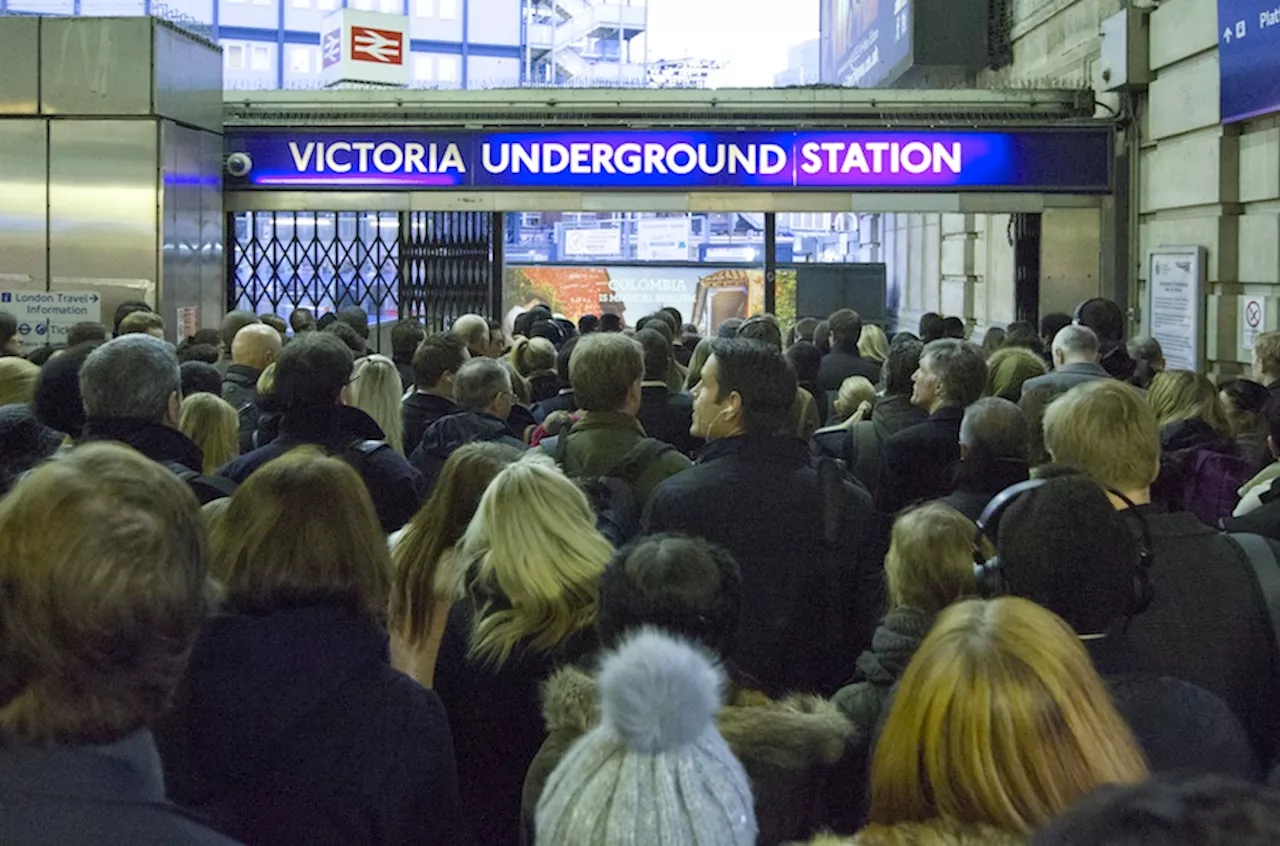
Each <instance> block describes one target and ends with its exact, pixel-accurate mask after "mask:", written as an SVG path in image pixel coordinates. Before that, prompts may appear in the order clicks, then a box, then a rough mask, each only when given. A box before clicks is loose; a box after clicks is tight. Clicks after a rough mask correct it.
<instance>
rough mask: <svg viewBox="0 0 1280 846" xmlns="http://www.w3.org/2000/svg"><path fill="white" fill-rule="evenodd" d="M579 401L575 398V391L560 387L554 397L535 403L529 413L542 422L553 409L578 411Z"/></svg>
mask: <svg viewBox="0 0 1280 846" xmlns="http://www.w3.org/2000/svg"><path fill="white" fill-rule="evenodd" d="M577 410H578V401H577V400H576V399H574V396H573V391H570V390H565V389H563V388H561V389H560V392H559V393H557V394H556V395H555V396H554V397H551V398H550V399H546V400H543V401H542V402H537V403H534V404H533V406H532V407H531V408H530V409H529V413H530V414H532V415H533V419H534V420H536V421H538V422H539V423H541V422H542V421H544V420H546V419H547V415H548V414H550V413H551V412H553V411H570V412H572V411H577Z"/></svg>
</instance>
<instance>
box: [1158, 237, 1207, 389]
mask: <svg viewBox="0 0 1280 846" xmlns="http://www.w3.org/2000/svg"><path fill="white" fill-rule="evenodd" d="M1204 289H1205V248H1204V247H1157V248H1156V249H1154V250H1152V251H1151V253H1150V255H1149V256H1148V259H1147V319H1148V323H1149V326H1150V329H1149V331H1150V334H1151V337H1153V338H1155V339H1156V340H1157V341H1159V342H1160V347H1161V348H1162V349H1163V350H1164V358H1165V361H1166V362H1167V363H1168V367H1169V369H1170V370H1191V371H1195V372H1199V370H1200V364H1201V362H1202V361H1203V354H1204V302H1205V300H1204Z"/></svg>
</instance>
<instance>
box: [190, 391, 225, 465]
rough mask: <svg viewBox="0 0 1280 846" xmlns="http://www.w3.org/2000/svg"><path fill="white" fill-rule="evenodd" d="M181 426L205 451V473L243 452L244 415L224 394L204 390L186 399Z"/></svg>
mask: <svg viewBox="0 0 1280 846" xmlns="http://www.w3.org/2000/svg"><path fill="white" fill-rule="evenodd" d="M178 429H179V430H181V431H182V434H184V435H186V436H187V437H188V438H190V439H191V440H193V441H195V444H196V446H198V447H200V452H201V453H203V454H204V465H203V466H202V468H201V472H203V473H206V474H212V473H214V472H216V471H217V470H218V468H219V467H222V466H223V465H225V464H226V463H227V462H229V461H231V460H232V459H233V458H235V457H236V456H238V455H240V416H239V415H238V414H236V410H235V408H233V407H232V405H231V403H229V402H227V401H226V400H224V399H223V398H222V397H219V396H214V395H213V394H209V393H205V392H203V391H202V392H200V393H198V394H192V395H191V396H189V397H187V398H186V399H184V400H183V401H182V413H181V414H180V415H179V417H178Z"/></svg>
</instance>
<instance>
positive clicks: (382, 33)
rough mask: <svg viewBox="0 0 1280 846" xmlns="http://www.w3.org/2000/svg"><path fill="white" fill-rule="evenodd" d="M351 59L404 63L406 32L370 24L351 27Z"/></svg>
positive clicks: (390, 63)
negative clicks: (375, 26) (374, 26)
mask: <svg viewBox="0 0 1280 846" xmlns="http://www.w3.org/2000/svg"><path fill="white" fill-rule="evenodd" d="M351 59H352V61H355V62H371V63H373V64H377V65H403V64H404V33H403V32H396V31H395V30H392V29H374V28H373V27H369V26H353V27H351Z"/></svg>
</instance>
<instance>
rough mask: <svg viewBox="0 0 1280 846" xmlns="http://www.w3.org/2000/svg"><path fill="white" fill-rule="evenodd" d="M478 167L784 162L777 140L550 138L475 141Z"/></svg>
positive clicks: (599, 168) (641, 168)
mask: <svg viewBox="0 0 1280 846" xmlns="http://www.w3.org/2000/svg"><path fill="white" fill-rule="evenodd" d="M480 163H481V166H482V167H483V168H484V169H485V170H486V171H488V172H489V173H565V172H568V173H576V174H601V173H625V174H629V175H630V174H639V173H644V174H670V173H674V174H688V173H693V172H694V171H695V170H696V171H698V172H700V173H705V174H717V173H723V172H725V171H726V170H727V171H728V172H729V173H747V174H762V175H765V176H771V175H774V174H778V173H781V172H782V171H783V170H785V169H786V167H787V151H786V149H785V148H784V147H782V146H781V145H778V144H689V143H687V142H683V141H682V142H679V143H676V144H671V145H667V144H662V143H657V142H649V143H646V144H640V143H636V142H630V141H629V142H626V143H623V144H617V145H614V144H608V143H601V142H585V141H584V142H576V143H572V144H561V143H558V142H554V141H548V142H538V141H534V142H531V143H527V144H526V143H511V142H503V143H500V144H490V143H485V144H482V145H481V158H480Z"/></svg>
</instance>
